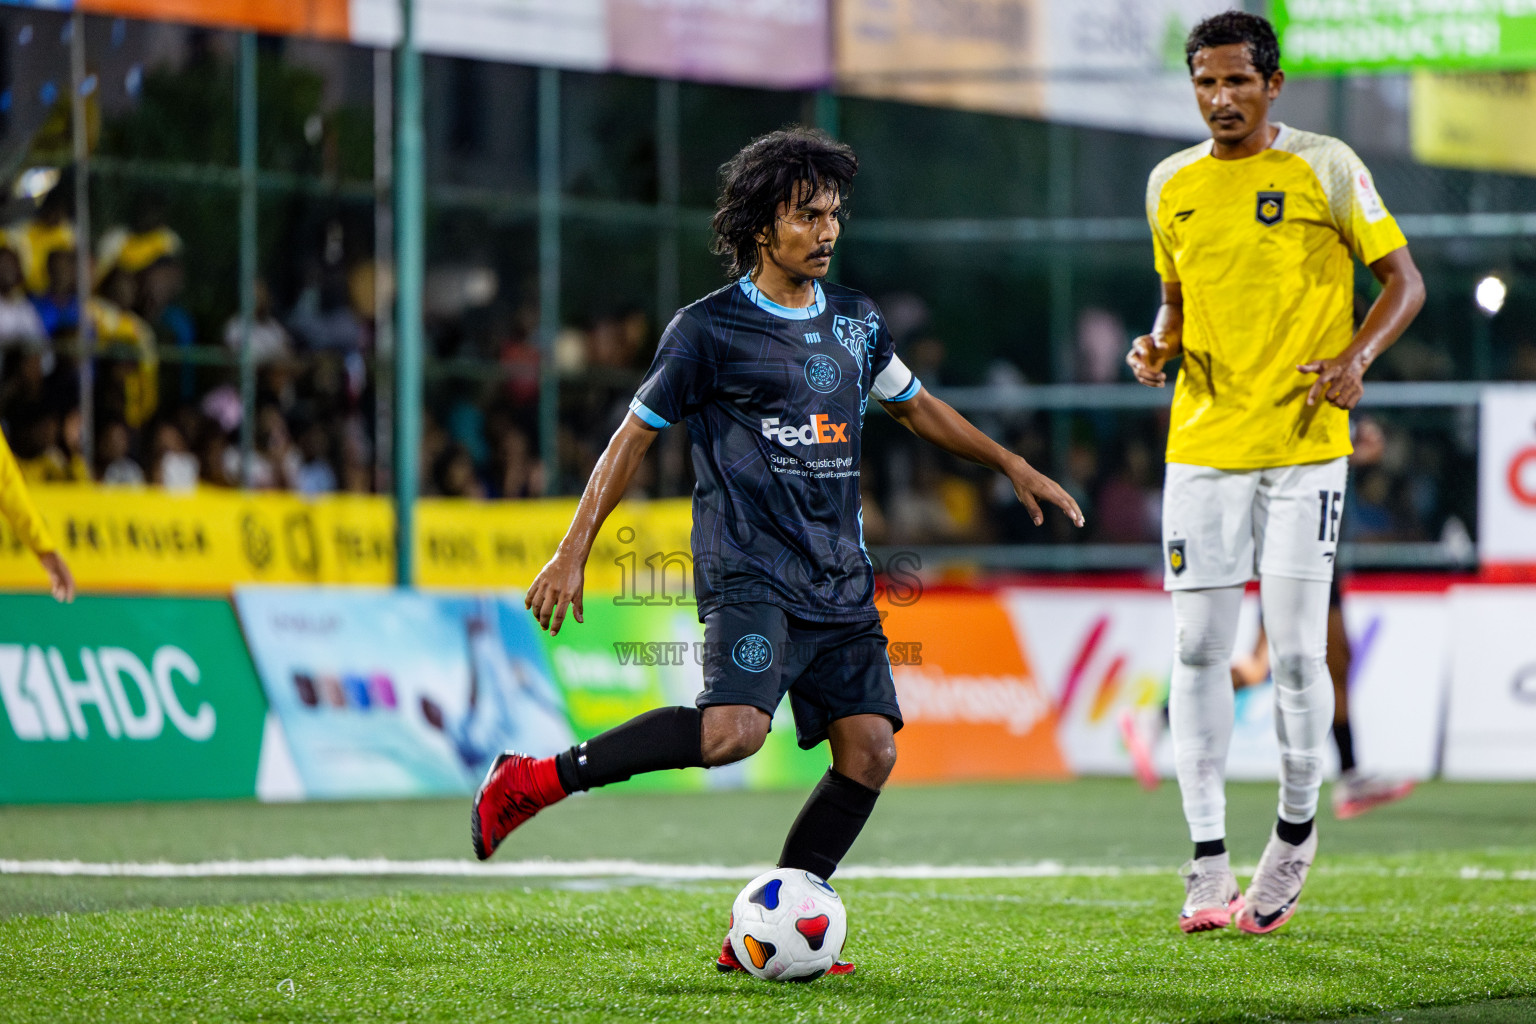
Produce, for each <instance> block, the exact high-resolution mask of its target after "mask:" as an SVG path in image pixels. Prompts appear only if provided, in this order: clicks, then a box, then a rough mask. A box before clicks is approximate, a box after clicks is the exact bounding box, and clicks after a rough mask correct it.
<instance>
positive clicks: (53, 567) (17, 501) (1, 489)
mask: <svg viewBox="0 0 1536 1024" xmlns="http://www.w3.org/2000/svg"><path fill="white" fill-rule="evenodd" d="M0 513H3V514H4V515H5V518H6V519H7V520H8V521H9V522H10V524H11V529H12V530H14V531H15V532H16V536H17V537H18V538H20V540H21V542H22V543H23V544H25V545H26V546H27V547H29V548H31V549H32V553H33V554H35V555H36V556H37V560H38V561H39V562H41V563H43V571H44V572H46V573H47V574H48V589H49V591H50V592H51V593H52V594H53V597H54V600H56V601H63V602H64V603H66V604H68V603H69V602H70V601H73V600H74V599H75V578H74V576H72V575H71V574H70V571H69V566H68V565H66V564H65V563H64V559H63V557H62V556H61V555H60V554H59V546H58V545H57V544H55V543H54V542H53V534H51V533H49V532H48V525H47V524H46V523H44V522H43V517H42V516H40V515H38V512H37V506H36V505H34V504H32V496H31V495H30V494H28V493H27V482H26V481H25V480H23V479H22V476H21V468H20V467H19V466H17V465H16V456H15V455H13V454H11V446H10V445H9V444H7V443H6V440H5V435H3V434H0Z"/></svg>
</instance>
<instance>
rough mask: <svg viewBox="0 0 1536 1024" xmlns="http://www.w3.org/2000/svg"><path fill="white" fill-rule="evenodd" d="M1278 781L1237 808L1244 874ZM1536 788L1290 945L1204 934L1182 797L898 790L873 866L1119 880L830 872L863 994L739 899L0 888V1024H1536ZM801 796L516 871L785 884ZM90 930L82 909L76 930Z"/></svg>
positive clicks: (1334, 839) (44, 845) (391, 835)
mask: <svg viewBox="0 0 1536 1024" xmlns="http://www.w3.org/2000/svg"><path fill="white" fill-rule="evenodd" d="M1274 796H1275V794H1274V789H1273V787H1272V786H1262V787H1261V786H1234V787H1232V790H1231V793H1230V799H1231V832H1232V839H1233V842H1232V845H1233V849H1234V860H1235V861H1237V862H1239V863H1248V864H1251V863H1252V862H1253V861H1254V860H1256V859H1257V856H1258V853H1259V850H1260V847H1261V845H1262V841H1263V838H1264V832H1265V830H1266V828H1267V825H1268V822H1269V820H1270V816H1271V815H1272V814H1273V804H1274ZM1533 797H1536V787H1531V786H1492V785H1490V786H1461V785H1448V784H1441V785H1434V786H1428V787H1424V788H1423V789H1422V790H1421V792H1419V793H1417V794H1415V796H1414V797H1413V798H1412V799H1411V800H1409V801H1407V802H1405V803H1403V804H1401V805H1398V806H1394V807H1389V808H1384V809H1381V810H1379V811H1376V812H1373V814H1371V815H1369V816H1367V817H1365V818H1362V819H1359V820H1357V821H1352V822H1343V823H1336V822H1333V821H1332V820H1331V819H1330V818H1329V817H1328V816H1327V814H1326V812H1324V816H1323V817H1322V818H1321V819H1320V827H1321V829H1322V838H1323V848H1322V855H1321V857H1320V860H1319V864H1318V867H1317V869H1316V870H1315V871H1314V873H1313V876H1312V878H1311V880H1310V881H1309V882H1308V885H1307V890H1306V893H1305V896H1304V897H1303V900H1302V906H1301V909H1300V910H1299V911H1298V913H1297V915H1296V917H1295V919H1294V920H1293V921H1292V922H1291V923H1290V924H1289V925H1287V926H1286V927H1285V928H1284V929H1282V930H1281V931H1280V932H1278V933H1276V934H1275V935H1272V936H1268V937H1263V938H1256V937H1251V936H1245V935H1241V934H1238V933H1236V932H1222V933H1214V934H1208V935H1198V936H1184V935H1182V934H1180V933H1179V932H1178V931H1177V929H1176V927H1175V924H1174V916H1175V914H1176V912H1177V908H1178V905H1179V902H1180V898H1181V896H1182V888H1181V886H1180V883H1179V880H1178V878H1177V876H1176V874H1175V869H1176V868H1177V865H1178V862H1179V861H1180V860H1181V859H1183V858H1184V857H1185V856H1187V854H1188V850H1187V842H1186V840H1185V839H1184V838H1183V834H1182V824H1181V821H1180V819H1179V814H1178V805H1177V797H1176V794H1175V793H1174V791H1173V787H1171V786H1165V787H1164V788H1163V790H1161V791H1160V792H1158V793H1156V794H1153V795H1151V796H1150V797H1148V796H1144V795H1143V794H1141V793H1139V792H1138V791H1136V790H1135V789H1134V787H1133V786H1131V785H1130V784H1128V783H1125V782H1123V781H1116V780H1090V781H1084V782H1077V783H1068V784H1052V785H1031V786H970V787H947V788H933V789H903V790H893V791H892V792H891V793H889V794H888V795H887V796H886V797H885V798H883V800H882V805H881V808H880V810H879V812H878V813H877V816H876V818H875V819H874V821H872V822H871V825H870V829H869V830H868V832H867V833H866V835H865V836H864V837H862V838H861V840H860V843H859V845H858V846H857V847H855V850H854V853H853V855H852V856H850V858H849V861H848V863H849V864H850V865H853V864H864V865H873V864H892V865H897V864H954V863H965V864H986V863H991V864H1004V863H1020V862H1034V861H1040V860H1058V861H1061V862H1063V863H1067V864H1072V865H1102V866H1105V867H1108V868H1110V869H1112V870H1113V872H1118V873H1110V874H1105V875H1102V876H1095V877H1078V876H1069V877H1048V878H1027V879H987V880H944V881H905V880H890V879H879V878H869V879H849V880H837V879H835V880H834V881H838V883H839V889H840V891H841V892H842V894H843V896H844V899H845V901H846V903H847V905H848V907H849V916H850V938H849V943H848V947H847V953H848V955H849V956H850V957H851V958H853V959H854V960H855V961H856V962H857V963H858V965H859V972H858V974H857V975H855V976H854V977H852V978H827V979H822V980H821V981H818V982H815V983H813V984H810V985H774V984H768V983H763V982H757V981H754V980H752V979H749V978H745V977H739V976H731V977H724V976H720V975H718V974H717V973H716V972H715V971H714V970H713V969H712V966H711V958H712V957H713V955H714V953H715V952H716V951H717V950H718V948H719V940H720V936H721V934H722V933H723V930H724V926H725V917H726V914H727V912H728V909H729V904H730V901H731V898H732V896H733V895H734V893H735V890H736V888H737V886H736V884H735V883H730V882H720V881H710V882H684V883H669V884H638V883H633V882H626V881H623V880H607V881H603V880H586V881H582V880H566V881H561V882H543V883H538V882H522V881H510V880H506V879H484V878H474V879H450V878H418V877H395V878H388V877H386V878H346V879H337V878H308V879H262V878H254V879H252V878H242V879H185V880H175V881H161V880H150V879H85V878H41V877H36V876H17V875H10V876H0V915H5V916H3V917H0V978H3V979H5V982H6V983H5V984H4V985H0V1021H6V1022H12V1021H14V1022H17V1024H21V1022H28V1021H49V1022H58V1021H103V1022H105V1021H112V1022H116V1021H155V1022H160V1021H198V1022H214V1021H288V1022H311V1021H314V1022H320V1021H326V1022H329V1021H337V1022H340V1021H412V1022H416V1021H480V1020H486V1021H489V1020H503V1021H594V1022H599V1021H712V1020H719V1021H774V1022H778V1021H794V1020H805V1021H829V1022H830V1021H929V1020H934V1021H949V1020H954V1021H971V1020H1017V1021H1031V1022H1033V1021H1043V1022H1054V1021H1063V1022H1065V1021H1074V1022H1075V1021H1083V1022H1099V1021H1102V1022H1116V1024H1119V1022H1136V1021H1147V1022H1151V1021H1157V1022H1175V1021H1189V1022H1195V1021H1212V1022H1214V1021H1270V1022H1277V1024H1279V1022H1313V1021H1330V1022H1332V1021H1348V1022H1350V1024H1366V1022H1370V1024H1391V1022H1394V1021H1397V1020H1401V1021H1403V1022H1404V1024H1505V1022H1510V1024H1512V1022H1515V1021H1522V1022H1524V1021H1533V1020H1536V876H1533V874H1532V872H1533V871H1536V815H1532V814H1531V813H1530V812H1529V809H1530V808H1531V807H1532V806H1536V800H1533V799H1532V798H1533ZM800 799H801V796H800V795H799V794H694V795H676V796H661V795H648V796H630V797H624V796H622V795H603V796H599V797H593V798H588V799H583V800H573V801H571V802H570V803H569V804H567V805H566V806H563V807H560V808H556V809H553V810H552V811H550V812H549V813H547V814H546V815H542V816H540V818H538V819H535V821H534V822H533V823H532V824H531V825H530V826H528V828H527V829H525V830H523V831H520V832H519V833H518V834H517V835H516V836H514V837H513V839H512V840H511V841H510V842H509V846H508V848H507V849H506V850H505V851H504V852H503V853H502V854H499V855H498V860H501V859H503V858H510V859H517V858H527V857H538V856H552V857H556V858H560V859H577V858H586V857H629V858H633V859H637V860H647V861H663V860H664V861H670V862H674V863H718V864H749V863H762V862H766V861H771V860H772V859H773V857H774V854H775V853H776V851H777V846H778V843H779V841H780V839H781V837H782V833H783V830H784V828H785V827H786V825H787V824H788V822H789V820H790V819H792V817H793V815H794V813H795V811H796V809H797V808H798V805H799V802H800ZM466 819H467V814H466V805H465V803H464V802H463V801H447V802H437V801H433V802H417V803H390V804H332V805H325V804H308V805H294V806H260V805H254V804H182V805H141V806H133V807H109V808H102V807H89V808H86V807H81V808H59V807H50V808H41V807H38V808H5V809H0V858H9V859H39V858H60V857H62V858H78V859H81V860H87V861H98V860H108V861H111V860H116V861H130V860H132V861H144V860H158V859H169V860H175V861H195V860H203V859H209V858H255V857H271V856H283V855H288V854H304V855H311V856H327V855H346V856H387V857H395V858H402V859H418V858H428V857H465V856H467V850H466V849H465V847H466V846H467V840H466V838H465V834H464V833H465V831H466ZM81 911H86V912H83V913H82V912H81Z"/></svg>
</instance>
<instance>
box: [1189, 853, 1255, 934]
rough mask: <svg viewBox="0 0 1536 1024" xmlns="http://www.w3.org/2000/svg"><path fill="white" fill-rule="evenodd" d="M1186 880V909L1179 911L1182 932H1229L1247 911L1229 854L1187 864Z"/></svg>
mask: <svg viewBox="0 0 1536 1024" xmlns="http://www.w3.org/2000/svg"><path fill="white" fill-rule="evenodd" d="M1179 874H1181V875H1183V876H1184V909H1183V910H1180V911H1179V929H1180V930H1181V931H1183V932H1185V933H1186V934H1187V933H1189V932H1208V931H1212V930H1214V929H1216V928H1225V927H1226V926H1227V925H1229V924H1231V923H1232V917H1233V915H1235V914H1237V913H1238V912H1239V911H1241V910H1242V909H1243V890H1242V889H1240V888H1239V887H1238V884H1237V878H1236V876H1234V875H1233V874H1232V859H1231V856H1230V855H1229V854H1225V853H1218V854H1216V855H1215V856H1214V857H1201V858H1199V859H1198V860H1191V861H1186V862H1185V863H1184V866H1183V867H1181V868H1179Z"/></svg>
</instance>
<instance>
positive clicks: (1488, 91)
mask: <svg viewBox="0 0 1536 1024" xmlns="http://www.w3.org/2000/svg"><path fill="white" fill-rule="evenodd" d="M1412 95H1413V105H1412V107H1411V114H1410V119H1409V122H1410V126H1411V131H1412V138H1413V156H1414V159H1416V160H1418V161H1420V162H1421V163H1426V164H1432V165H1435V166H1439V167H1461V168H1466V169H1468V170H1475V171H1506V172H1511V173H1514V174H1536V136H1533V135H1532V134H1531V133H1530V132H1529V131H1526V130H1525V128H1524V126H1526V125H1529V124H1532V123H1533V122H1536V72H1515V73H1509V74H1486V75H1437V74H1432V73H1430V72H1428V71H1419V72H1415V73H1414V75H1413V94H1412Z"/></svg>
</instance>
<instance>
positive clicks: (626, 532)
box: [0, 486, 692, 593]
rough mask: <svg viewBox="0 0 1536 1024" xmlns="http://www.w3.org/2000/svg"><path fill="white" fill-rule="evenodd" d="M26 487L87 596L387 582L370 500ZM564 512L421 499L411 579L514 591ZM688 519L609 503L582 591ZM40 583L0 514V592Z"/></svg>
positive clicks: (681, 530)
mask: <svg viewBox="0 0 1536 1024" xmlns="http://www.w3.org/2000/svg"><path fill="white" fill-rule="evenodd" d="M32 495H33V498H34V500H35V501H36V502H37V506H38V509H39V511H40V512H41V513H42V515H43V517H44V518H45V519H46V520H47V521H48V525H49V527H50V528H51V529H52V530H53V533H54V536H55V537H56V538H57V539H58V542H59V549H60V553H61V554H62V555H63V556H64V558H65V560H66V561H68V563H69V565H70V568H71V569H72V570H73V572H74V574H75V578H76V580H77V581H78V582H79V584H80V587H81V589H82V590H85V591H87V592H92V591H94V592H124V591H127V592H145V591H150V592H162V593H224V592H227V591H229V590H230V589H231V588H233V587H235V586H239V585H243V584H249V583H289V584H292V583H352V584H374V585H388V584H392V583H393V582H394V581H395V515H394V504H393V502H391V501H390V500H389V499H388V498H384V497H381V496H375V495H328V496H325V497H322V498H313V499H310V498H303V497H300V496H298V495H292V494H273V493H248V492H240V491H229V490H222V489H214V488H203V489H199V490H197V491H194V492H191V493H187V494H172V493H168V492H165V491H158V490H152V489H145V490H130V489H116V488H105V487H92V486H64V487H35V488H33V489H32ZM575 511H576V501H575V499H571V498H557V499H548V500H539V501H508V502H471V501H461V500H451V499H424V500H422V501H421V502H419V503H418V505H417V519H416V522H417V530H416V551H417V566H418V582H419V583H420V584H421V585H423V586H429V587H468V588H476V589H485V588H500V587H512V588H524V587H527V586H528V584H530V583H531V582H532V581H533V577H534V576H535V575H536V574H537V573H538V571H539V569H540V568H541V567H542V566H543V565H544V563H545V562H546V561H548V560H549V558H550V556H551V555H553V554H554V552H555V548H556V547H557V546H558V545H559V543H560V539H561V537H563V536H564V535H565V530H566V527H567V526H568V525H569V524H570V521H571V516H572V515H573V514H574V513H575ZM691 521H692V517H691V514H690V510H689V505H688V502H687V501H685V500H672V501H657V502H633V503H631V502H625V503H624V504H622V505H620V506H619V508H618V509H617V510H616V511H615V512H614V514H613V515H612V516H610V517H609V520H608V523H607V524H606V525H605V526H604V528H603V532H602V534H601V535H600V536H599V538H598V542H597V544H596V545H595V546H594V548H593V551H592V557H591V558H590V559H589V561H588V568H587V589H588V590H589V591H594V592H595V591H605V592H607V591H613V592H625V591H627V590H629V589H632V588H633V587H635V586H636V585H637V584H636V581H637V580H641V579H645V580H648V579H650V578H651V572H652V570H654V569H655V568H656V567H657V566H658V565H667V566H682V565H683V564H684V563H685V562H686V561H687V559H688V557H689V544H688V537H689V529H690V526H691ZM679 572H681V569H679ZM641 574H644V575H641ZM45 582H46V580H45V577H44V575H43V571H42V569H41V568H40V567H39V566H38V564H37V560H36V559H35V558H34V557H33V556H32V553H31V552H30V551H28V550H27V549H26V547H25V546H24V545H22V543H21V542H20V541H19V540H18V539H17V537H16V534H15V532H14V531H12V530H11V528H10V524H9V523H6V522H5V521H4V520H3V519H0V589H10V590H22V589H28V590H30V589H42V587H43V586H44V584H45ZM688 589H689V590H690V591H691V589H692V580H691V577H690V578H689V580H688Z"/></svg>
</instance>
